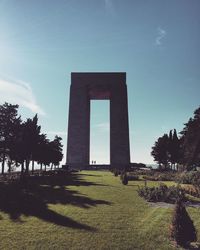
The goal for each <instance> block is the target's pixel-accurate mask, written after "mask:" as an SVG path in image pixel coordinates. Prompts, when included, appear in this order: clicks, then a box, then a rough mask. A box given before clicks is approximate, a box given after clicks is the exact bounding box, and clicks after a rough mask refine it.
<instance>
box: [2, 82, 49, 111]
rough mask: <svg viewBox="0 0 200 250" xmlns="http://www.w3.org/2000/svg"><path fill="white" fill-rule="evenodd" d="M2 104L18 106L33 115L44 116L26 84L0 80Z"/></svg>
mask: <svg viewBox="0 0 200 250" xmlns="http://www.w3.org/2000/svg"><path fill="white" fill-rule="evenodd" d="M4 102H8V103H12V104H19V105H20V106H22V107H25V108H27V109H29V110H30V111H31V112H33V113H38V114H40V115H45V112H44V111H43V110H42V108H41V107H40V106H39V105H38V104H37V101H36V98H35V96H34V94H33V90H32V88H31V85H30V84H29V83H27V82H23V81H15V80H3V79H0V103H4Z"/></svg>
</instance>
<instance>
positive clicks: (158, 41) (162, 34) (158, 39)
mask: <svg viewBox="0 0 200 250" xmlns="http://www.w3.org/2000/svg"><path fill="white" fill-rule="evenodd" d="M166 35H167V32H166V30H164V29H162V28H160V27H159V28H158V29H157V37H156V41H155V43H156V45H157V46H161V45H162V40H163V39H164V38H165V37H166Z"/></svg>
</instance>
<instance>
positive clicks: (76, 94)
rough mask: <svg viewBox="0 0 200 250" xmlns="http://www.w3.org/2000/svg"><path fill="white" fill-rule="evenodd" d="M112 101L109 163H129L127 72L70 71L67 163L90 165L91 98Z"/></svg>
mask: <svg viewBox="0 0 200 250" xmlns="http://www.w3.org/2000/svg"><path fill="white" fill-rule="evenodd" d="M104 99H106V100H110V164H111V166H112V167H114V168H119V169H121V168H124V167H125V166H127V165H129V164H130V146H129V126H128V104H127V86H126V73H71V87H70V102H69V119H68V141H67V161H66V164H67V165H68V166H70V167H72V168H75V169H83V168H84V167H87V166H88V165H89V159H90V156H89V154H90V153H89V152H90V100H104Z"/></svg>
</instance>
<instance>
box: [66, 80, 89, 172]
mask: <svg viewBox="0 0 200 250" xmlns="http://www.w3.org/2000/svg"><path fill="white" fill-rule="evenodd" d="M89 144H90V100H89V98H88V93H87V88H86V86H84V85H81V84H71V88H70V103H69V120H68V142H67V164H69V165H70V166H73V167H75V168H83V167H84V166H85V165H88V164H89V152H90V150H89Z"/></svg>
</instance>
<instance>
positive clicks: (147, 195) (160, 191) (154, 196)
mask: <svg viewBox="0 0 200 250" xmlns="http://www.w3.org/2000/svg"><path fill="white" fill-rule="evenodd" d="M138 194H139V196H141V197H143V198H144V199H145V200H147V201H152V202H160V201H162V202H168V203H175V202H176V200H177V199H179V198H181V199H184V200H185V193H184V191H183V190H182V189H181V188H180V187H175V186H171V187H167V186H166V185H165V184H162V183H161V184H160V186H158V187H147V186H144V187H142V188H139V189H138Z"/></svg>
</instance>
